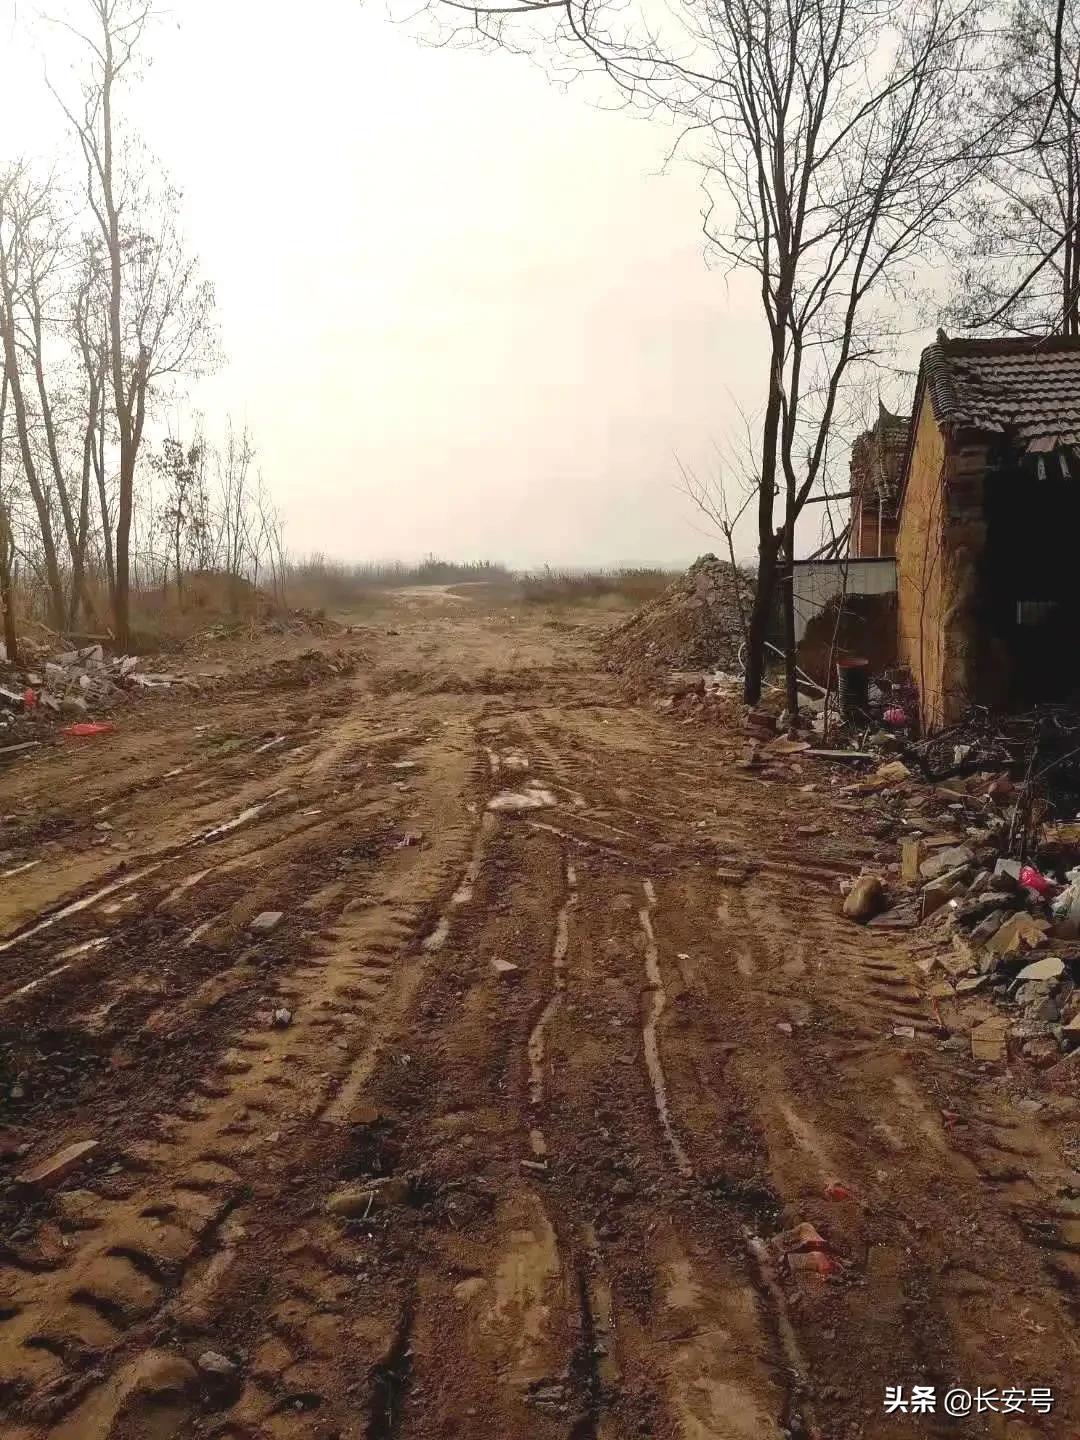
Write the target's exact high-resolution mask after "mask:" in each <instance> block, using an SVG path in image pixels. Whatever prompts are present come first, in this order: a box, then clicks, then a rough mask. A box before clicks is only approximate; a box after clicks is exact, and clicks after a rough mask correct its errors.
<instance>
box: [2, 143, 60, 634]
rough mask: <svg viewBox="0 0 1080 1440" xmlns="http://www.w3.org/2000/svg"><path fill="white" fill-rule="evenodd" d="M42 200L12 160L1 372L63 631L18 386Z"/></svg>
mask: <svg viewBox="0 0 1080 1440" xmlns="http://www.w3.org/2000/svg"><path fill="white" fill-rule="evenodd" d="M47 203H48V198H47V187H46V188H45V189H43V188H40V187H38V186H37V185H36V184H35V183H34V182H33V181H32V180H31V179H30V178H29V176H28V173H27V170H26V168H25V166H23V165H21V164H17V165H13V166H12V167H10V168H9V170H8V171H7V172H6V174H5V175H4V176H3V177H2V178H0V340H2V344H3V356H4V376H5V380H6V383H7V387H8V390H9V391H10V395H11V404H12V410H13V411H14V415H15V431H16V435H17V437H18V442H19V453H20V458H21V461H22V469H23V474H24V476H25V479H26V483H27V486H28V488H29V491H30V494H31V496H32V498H33V502H34V508H35V510H36V512H37V518H38V525H39V538H40V543H41V550H42V561H43V570H44V576H45V583H46V585H47V587H48V593H49V613H50V619H51V621H52V624H53V626H54V628H55V629H57V630H62V629H63V628H64V624H65V621H66V618H67V607H66V604H65V596H64V582H63V577H62V575H61V571H60V562H59V557H58V554H57V548H56V538H55V533H54V529H53V516H52V507H51V503H50V502H51V497H50V495H49V492H48V488H47V480H46V478H45V474H44V473H43V472H42V470H41V468H40V466H39V464H38V459H37V455H36V453H35V445H34V442H33V437H32V435H31V424H32V419H33V417H32V415H31V412H30V409H29V406H28V403H27V397H26V391H25V389H24V387H23V377H22V360H23V356H22V347H21V345H20V331H19V323H18V315H19V308H20V305H21V302H22V298H23V295H24V293H25V286H26V272H27V270H28V269H29V267H30V257H31V256H32V254H33V251H34V246H35V241H34V229H35V226H36V224H37V222H38V221H39V219H40V216H41V214H42V213H43V211H44V209H45V207H46V206H47Z"/></svg>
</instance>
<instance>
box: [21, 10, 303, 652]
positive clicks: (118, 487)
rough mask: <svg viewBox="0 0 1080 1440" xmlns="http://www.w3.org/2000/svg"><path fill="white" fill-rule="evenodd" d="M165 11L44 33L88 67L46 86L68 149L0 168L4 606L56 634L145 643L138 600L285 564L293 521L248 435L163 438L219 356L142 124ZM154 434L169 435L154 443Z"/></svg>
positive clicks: (78, 13) (210, 298) (72, 14)
mask: <svg viewBox="0 0 1080 1440" xmlns="http://www.w3.org/2000/svg"><path fill="white" fill-rule="evenodd" d="M152 19H153V15H152V10H151V4H150V3H149V0H75V3H74V4H72V5H69V6H68V7H67V10H66V12H65V16H64V18H63V19H54V20H50V19H48V18H47V17H44V18H42V19H41V21H40V24H41V25H42V27H44V28H47V29H49V30H51V31H52V32H53V33H54V34H55V36H56V38H57V40H58V42H59V43H60V44H61V46H62V47H66V48H67V50H68V51H69V52H70V54H71V55H72V57H73V61H74V63H73V66H72V69H71V74H70V75H66V74H65V76H64V78H63V79H62V80H61V79H58V78H54V77H53V76H51V75H48V74H46V75H45V76H44V77H43V82H42V83H43V85H45V86H47V87H48V92H49V95H50V97H51V103H52V104H54V105H55V106H56V107H57V113H58V116H59V117H60V119H61V124H62V128H63V133H64V135H65V141H64V144H63V145H62V147H61V150H60V153H58V154H57V155H56V156H55V157H54V158H53V159H52V162H51V163H50V164H47V165H46V164H42V163H41V162H39V161H36V160H35V161H32V160H29V159H15V160H11V161H9V162H8V163H7V164H6V165H5V166H4V168H3V170H2V171H0V365H2V373H0V601H2V604H3V611H4V635H5V643H6V647H7V653H8V655H9V657H12V658H15V657H16V655H17V651H18V642H17V634H16V615H17V612H18V607H19V603H20V602H21V603H22V604H23V605H24V606H25V607H28V608H33V609H38V610H40V612H41V613H42V615H43V618H45V619H47V621H48V623H49V624H50V625H51V626H52V627H53V628H55V629H56V630H58V631H59V630H69V631H70V630H72V629H74V628H76V627H77V626H79V625H83V626H85V627H86V628H87V629H91V630H95V631H101V630H104V629H107V630H109V631H111V633H112V635H113V637H114V638H115V642H116V644H117V646H118V647H119V648H121V649H124V648H127V647H128V646H129V644H130V642H131V631H132V594H133V591H135V592H137V591H138V590H139V589H145V588H148V587H150V586H153V585H156V584H159V583H160V584H163V585H164V584H168V583H169V577H170V575H171V576H172V580H173V583H174V584H175V587H176V591H177V593H178V594H179V595H180V596H181V598H182V595H183V575H184V572H185V570H190V569H193V568H194V569H219V570H223V571H226V572H227V573H228V574H230V575H233V576H236V577H239V576H240V575H241V574H251V573H252V572H254V574H255V575H257V574H258V572H259V570H260V568H261V567H265V569H266V570H269V571H270V572H271V573H272V574H273V576H274V577H275V579H276V578H277V577H278V576H279V575H280V572H281V569H282V566H283V563H284V547H283V537H282V529H281V519H280V516H279V515H278V514H277V512H276V510H275V508H274V506H273V504H272V502H271V500H270V497H269V495H268V494H267V492H266V489H265V486H264V485H263V483H262V479H261V476H260V475H259V474H258V472H257V468H256V467H255V463H254V462H255V450H254V444H253V441H252V437H251V436H250V435H249V434H248V433H247V431H246V430H245V431H243V432H239V433H238V432H237V431H235V430H234V428H233V426H232V425H231V423H230V424H229V425H228V426H227V429H226V435H225V440H224V442H223V444H221V445H220V446H212V445H210V444H208V443H207V441H206V440H205V439H204V438H203V437H202V436H201V435H199V434H196V436H195V437H194V439H189V440H188V441H186V442H184V443H182V442H181V441H180V440H178V439H175V438H167V439H165V440H164V441H160V442H158V443H155V442H154V440H153V438H152V436H153V428H154V425H155V422H156V424H157V426H158V427H159V428H160V427H161V426H163V425H164V424H165V423H166V422H167V418H168V406H169V401H170V398H171V396H172V394H173V390H174V387H175V385H176V383H177V382H178V381H179V380H180V379H181V377H197V376H199V375H202V374H204V373H206V372H208V371H209V370H211V369H212V368H213V367H214V365H215V364H216V362H217V359H218V345H217V331H216V326H215V321H214V291H213V287H212V285H211V284H210V282H209V281H208V280H207V279H206V278H205V277H204V276H203V275H202V274H201V272H200V268H199V263H198V260H197V257H196V256H195V255H194V254H193V253H192V252H191V251H190V249H189V248H188V245H187V241H186V238H185V236H184V233H183V228H182V224H181V204H180V197H179V195H178V193H177V191H176V189H175V188H174V187H173V186H172V185H171V184H170V183H169V182H168V181H167V180H166V179H164V178H163V172H162V168H161V166H160V165H159V164H158V163H157V162H156V160H155V158H154V157H153V155H152V154H151V153H150V152H149V150H148V149H147V147H146V146H145V144H144V143H143V141H142V139H141V137H140V136H139V134H138V133H137V131H136V129H135V127H134V125H133V124H132V123H131V121H130V118H129V116H128V114H127V109H126V107H127V102H128V101H129V99H130V94H131V88H132V84H133V82H134V81H135V80H136V79H137V78H138V75H139V73H140V71H141V69H142V67H143V65H144V64H145V62H146V61H147V58H148V57H147V55H146V53H145V52H146V49H147V45H148V41H149V38H150V30H151V24H152ZM148 425H149V426H150V427H151V429H150V432H149V438H148Z"/></svg>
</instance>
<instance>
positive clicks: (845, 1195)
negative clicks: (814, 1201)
mask: <svg viewBox="0 0 1080 1440" xmlns="http://www.w3.org/2000/svg"><path fill="white" fill-rule="evenodd" d="M825 1199H826V1200H854V1199H855V1192H854V1191H853V1190H850V1189H849V1188H848V1187H847V1186H846V1185H845V1184H844V1182H843V1181H842V1180H830V1181H829V1183H828V1184H827V1185H826V1186H825Z"/></svg>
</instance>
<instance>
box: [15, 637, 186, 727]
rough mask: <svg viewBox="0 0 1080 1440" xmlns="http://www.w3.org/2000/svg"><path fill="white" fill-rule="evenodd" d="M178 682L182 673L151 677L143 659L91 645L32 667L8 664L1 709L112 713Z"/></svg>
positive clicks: (55, 655) (52, 656) (57, 655)
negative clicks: (137, 696)
mask: <svg viewBox="0 0 1080 1440" xmlns="http://www.w3.org/2000/svg"><path fill="white" fill-rule="evenodd" d="M178 683H180V684H182V683H186V682H185V681H184V679H183V678H182V677H180V676H176V675H166V674H153V673H148V672H147V670H146V669H145V666H144V662H143V660H141V658H140V657H139V656H137V655H111V656H106V654H105V652H104V650H103V649H102V647H101V646H100V645H85V646H83V647H82V648H81V649H78V650H66V651H60V652H57V653H56V654H54V655H51V656H48V657H43V658H41V659H40V660H39V661H38V662H37V663H35V664H31V665H30V666H29V667H26V668H21V669H19V668H16V667H14V666H8V667H7V668H6V673H5V674H4V676H3V680H2V683H0V709H3V710H6V711H8V712H9V713H10V712H23V713H26V712H30V711H33V710H39V711H40V712H41V713H48V712H50V711H51V712H52V713H53V714H57V715H59V714H79V713H80V712H81V713H83V714H85V713H86V712H87V711H99V710H109V709H111V708H112V707H113V706H114V705H116V704H117V702H118V701H120V700H122V699H124V698H125V696H126V694H127V693H129V692H131V691H140V690H141V691H145V690H167V689H169V688H170V687H171V686H173V685H175V684H178Z"/></svg>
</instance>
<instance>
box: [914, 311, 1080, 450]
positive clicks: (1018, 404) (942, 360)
mask: <svg viewBox="0 0 1080 1440" xmlns="http://www.w3.org/2000/svg"><path fill="white" fill-rule="evenodd" d="M922 378H923V379H924V381H925V384H926V387H927V389H928V391H929V393H930V399H931V403H932V404H933V407H934V416H935V418H936V420H937V422H938V424H939V425H941V426H951V427H957V426H962V427H969V428H971V429H973V430H982V431H987V432H990V433H997V434H1008V435H1012V436H1015V438H1016V439H1017V440H1019V441H1020V442H1021V444H1022V445H1023V446H1024V448H1025V449H1027V450H1031V451H1035V452H1038V451H1047V450H1053V449H1054V448H1055V447H1056V446H1058V445H1080V339H1074V338H1071V337H1070V338H1060V337H1059V338H1054V339H1041V340H1040V339H1036V340H1028V339H1005V340H948V339H944V338H939V340H938V343H937V344H936V345H931V346H930V347H929V348H928V349H926V350H924V351H923V356H922Z"/></svg>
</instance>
